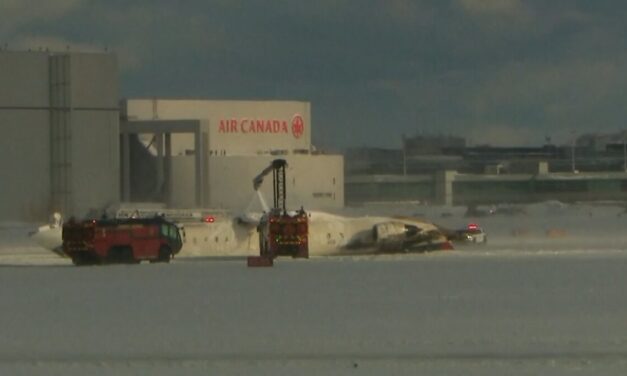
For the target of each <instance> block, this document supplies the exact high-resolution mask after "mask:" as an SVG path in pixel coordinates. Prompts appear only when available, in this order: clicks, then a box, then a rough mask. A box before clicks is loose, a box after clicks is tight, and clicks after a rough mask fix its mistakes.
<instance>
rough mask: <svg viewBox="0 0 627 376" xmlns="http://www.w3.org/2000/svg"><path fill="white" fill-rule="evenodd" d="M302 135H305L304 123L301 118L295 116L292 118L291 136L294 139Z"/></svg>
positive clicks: (297, 115)
mask: <svg viewBox="0 0 627 376" xmlns="http://www.w3.org/2000/svg"><path fill="white" fill-rule="evenodd" d="M303 133H305V122H304V121H303V117H302V116H300V115H299V114H296V115H294V117H293V118H292V135H294V138H300V137H301V136H302V135H303Z"/></svg>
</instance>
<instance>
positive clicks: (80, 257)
mask: <svg viewBox="0 0 627 376" xmlns="http://www.w3.org/2000/svg"><path fill="white" fill-rule="evenodd" d="M97 261H98V260H96V259H95V258H94V257H90V256H89V255H84V254H76V255H73V256H72V263H73V264H74V265H76V266H85V265H94V264H96V263H97Z"/></svg>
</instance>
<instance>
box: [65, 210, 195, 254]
mask: <svg viewBox="0 0 627 376" xmlns="http://www.w3.org/2000/svg"><path fill="white" fill-rule="evenodd" d="M182 246H183V243H182V241H181V235H180V234H179V229H178V227H176V225H175V224H174V223H172V222H169V221H167V220H165V219H163V218H162V217H155V218H129V219H111V220H107V219H103V220H95V219H93V220H92V219H89V220H83V221H73V220H70V221H69V222H67V223H65V224H64V225H63V251H64V252H65V254H66V255H68V256H69V257H70V258H72V262H73V263H74V265H90V264H104V263H139V262H140V261H142V260H149V261H151V262H169V261H170V259H171V258H172V257H174V255H175V254H177V253H178V252H179V251H180V250H181V247H182Z"/></svg>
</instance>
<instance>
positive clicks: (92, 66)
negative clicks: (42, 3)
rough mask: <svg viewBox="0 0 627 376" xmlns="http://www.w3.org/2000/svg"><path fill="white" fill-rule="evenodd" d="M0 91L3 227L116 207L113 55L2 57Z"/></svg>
mask: <svg viewBox="0 0 627 376" xmlns="http://www.w3.org/2000/svg"><path fill="white" fill-rule="evenodd" d="M0 85H1V86H2V90H0V132H1V134H2V137H0V174H1V175H0V219H1V220H42V219H45V218H47V217H48V215H49V214H50V213H51V212H53V211H60V212H62V213H64V215H66V216H70V215H77V216H82V215H84V214H85V213H87V212H88V211H90V210H91V209H99V208H103V207H105V206H107V205H111V204H115V203H117V202H118V201H119V192H120V191H119V143H118V137H119V136H118V134H119V109H118V70H117V62H116V58H115V55H113V54H108V53H74V52H64V53H48V52H11V51H0Z"/></svg>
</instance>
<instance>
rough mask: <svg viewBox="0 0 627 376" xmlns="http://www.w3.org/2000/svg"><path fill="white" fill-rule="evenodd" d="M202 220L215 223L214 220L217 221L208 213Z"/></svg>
mask: <svg viewBox="0 0 627 376" xmlns="http://www.w3.org/2000/svg"><path fill="white" fill-rule="evenodd" d="M202 221H203V222H205V223H213V222H215V221H216V219H215V218H214V217H213V216H212V215H208V216H206V217H204V218H203V219H202Z"/></svg>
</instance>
